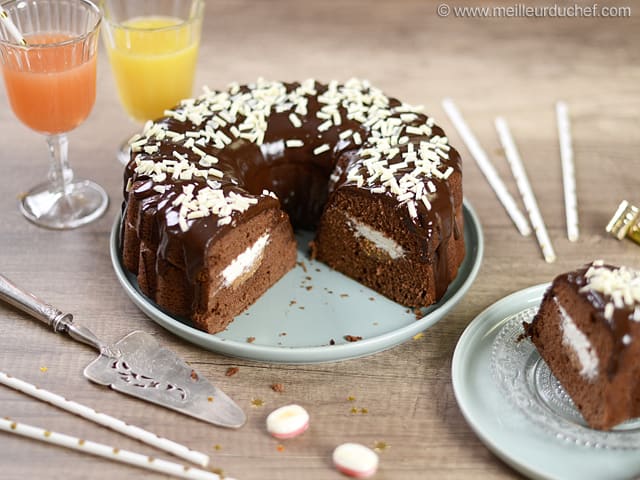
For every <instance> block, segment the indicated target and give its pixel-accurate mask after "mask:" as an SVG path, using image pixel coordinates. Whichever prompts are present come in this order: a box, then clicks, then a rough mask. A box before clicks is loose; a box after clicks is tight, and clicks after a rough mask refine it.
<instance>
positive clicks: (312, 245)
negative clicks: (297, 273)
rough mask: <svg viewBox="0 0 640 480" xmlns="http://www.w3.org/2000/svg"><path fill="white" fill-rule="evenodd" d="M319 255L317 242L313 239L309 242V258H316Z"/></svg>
mask: <svg viewBox="0 0 640 480" xmlns="http://www.w3.org/2000/svg"><path fill="white" fill-rule="evenodd" d="M317 256H318V246H317V245H316V242H314V241H313V240H311V241H310V242H309V258H311V260H315V259H316V257H317ZM305 271H306V270H305Z"/></svg>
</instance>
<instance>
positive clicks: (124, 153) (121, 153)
mask: <svg viewBox="0 0 640 480" xmlns="http://www.w3.org/2000/svg"><path fill="white" fill-rule="evenodd" d="M116 158H117V159H118V161H119V162H120V164H121V165H126V164H127V163H129V160H131V148H130V147H129V140H128V139H127V140H125V141H124V142H122V143H121V144H120V147H118V151H117V152H116Z"/></svg>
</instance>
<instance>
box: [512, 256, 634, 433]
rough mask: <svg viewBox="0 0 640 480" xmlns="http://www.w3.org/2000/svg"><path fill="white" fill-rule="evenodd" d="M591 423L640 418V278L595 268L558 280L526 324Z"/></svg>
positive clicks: (603, 427)
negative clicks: (530, 320)
mask: <svg viewBox="0 0 640 480" xmlns="http://www.w3.org/2000/svg"><path fill="white" fill-rule="evenodd" d="M524 327H525V332H526V336H527V337H529V338H530V339H531V341H532V342H533V344H534V345H535V346H536V348H537V349H538V352H539V353H540V355H541V357H542V358H543V359H544V361H545V362H546V363H547V365H548V366H549V368H550V369H551V371H552V372H553V374H554V375H555V377H556V378H557V379H558V381H559V382H560V383H561V384H562V386H563V387H564V389H565V390H566V392H567V393H568V394H569V396H570V397H571V398H572V400H573V402H574V404H575V405H576V407H577V408H578V410H580V412H581V413H582V416H583V417H584V419H585V421H586V422H587V423H588V424H589V425H590V426H591V427H593V428H596V429H600V430H608V429H610V428H612V427H613V426H615V425H617V424H619V423H621V422H623V421H625V420H628V419H630V418H634V417H638V416H640V272H639V271H636V270H632V269H630V268H627V267H615V266H611V265H605V264H604V263H603V262H602V261H596V262H593V263H592V264H590V265H587V266H585V267H584V268H581V269H579V270H576V271H573V272H568V273H565V274H562V275H560V276H558V277H556V278H555V279H554V281H553V283H552V284H551V287H550V288H549V289H548V290H547V292H546V293H545V295H544V298H543V300H542V303H541V305H540V310H539V311H538V313H537V315H536V316H535V317H534V319H533V321H532V322H531V323H530V324H528V323H525V324H524Z"/></svg>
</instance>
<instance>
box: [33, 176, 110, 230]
mask: <svg viewBox="0 0 640 480" xmlns="http://www.w3.org/2000/svg"><path fill="white" fill-rule="evenodd" d="M50 188H51V184H49V183H43V184H41V185H38V186H37V187H35V188H33V189H32V190H31V191H29V192H28V193H27V194H26V195H25V196H24V197H23V198H22V200H21V201H20V211H21V212H22V214H23V215H24V216H25V217H27V219H28V220H30V221H31V222H33V223H35V224H36V225H38V226H40V227H45V228H52V229H55V230H66V229H70V228H76V227H80V226H82V225H86V224H87V223H89V222H92V221H94V220H96V219H98V218H99V217H100V216H101V215H102V214H103V213H104V212H105V211H106V210H107V206H108V205H109V197H108V195H107V192H105V191H104V189H103V188H102V187H101V186H100V185H98V184H96V183H94V182H91V181H89V180H77V181H75V182H72V183H70V184H68V185H67V194H66V195H63V194H62V193H60V192H55V191H52V190H51V189H50Z"/></svg>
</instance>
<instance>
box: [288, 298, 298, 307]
mask: <svg viewBox="0 0 640 480" xmlns="http://www.w3.org/2000/svg"><path fill="white" fill-rule="evenodd" d="M296 303H298V302H297V301H295V300H291V301H290V302H289V306H290V307H293V306H294V305H295V304H296Z"/></svg>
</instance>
